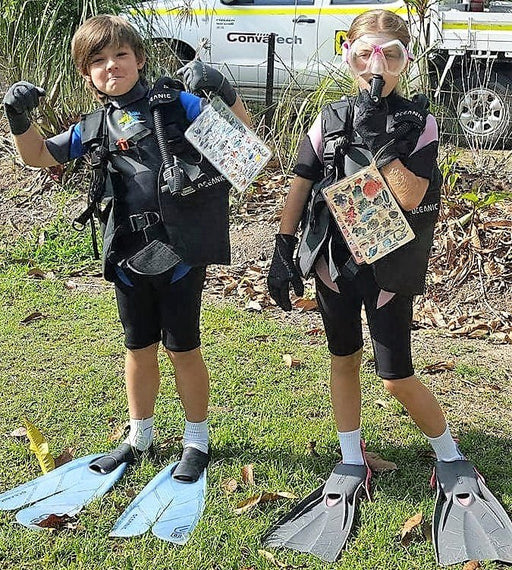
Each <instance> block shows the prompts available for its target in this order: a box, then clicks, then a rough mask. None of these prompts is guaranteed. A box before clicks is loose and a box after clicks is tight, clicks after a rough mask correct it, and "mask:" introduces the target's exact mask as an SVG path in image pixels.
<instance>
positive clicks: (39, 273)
mask: <svg viewBox="0 0 512 570" xmlns="http://www.w3.org/2000/svg"><path fill="white" fill-rule="evenodd" d="M27 275H28V276H29V277H35V278H36V279H45V277H46V273H45V272H44V271H43V270H42V269H39V267H32V268H31V269H29V270H28V271H27Z"/></svg>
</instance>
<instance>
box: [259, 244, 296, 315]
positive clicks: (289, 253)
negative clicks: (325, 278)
mask: <svg viewBox="0 0 512 570" xmlns="http://www.w3.org/2000/svg"><path fill="white" fill-rule="evenodd" d="M297 242H298V239H297V238H296V237H295V236H292V235H287V234H277V235H276V245H275V248H274V255H273V256H272V263H271V264H270V269H269V270H268V277H267V287H268V292H269V293H270V296H271V297H272V299H274V301H275V302H276V303H277V304H278V305H279V306H280V307H281V309H283V310H284V311H291V310H292V304H291V302H290V283H291V284H292V286H293V290H294V291H295V294H296V295H298V296H299V297H302V295H304V284H303V283H302V279H301V277H300V274H299V271H298V269H297V267H296V265H295V263H294V261H293V251H294V250H295V246H296V245H297Z"/></svg>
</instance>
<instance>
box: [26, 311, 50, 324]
mask: <svg viewBox="0 0 512 570" xmlns="http://www.w3.org/2000/svg"><path fill="white" fill-rule="evenodd" d="M44 318H46V317H45V316H44V315H43V313H40V312H39V311H34V312H33V313H30V315H28V316H27V317H25V318H24V319H23V320H22V321H20V325H28V323H31V322H32V321H37V320H39V319H44Z"/></svg>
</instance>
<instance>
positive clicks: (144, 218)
mask: <svg viewBox="0 0 512 570" xmlns="http://www.w3.org/2000/svg"><path fill="white" fill-rule="evenodd" d="M129 220H130V228H131V230H132V232H141V231H144V230H146V229H147V228H149V227H150V226H154V225H155V224H158V222H159V221H160V214H159V213H158V212H143V213H142V214H132V215H131V216H130V217H129Z"/></svg>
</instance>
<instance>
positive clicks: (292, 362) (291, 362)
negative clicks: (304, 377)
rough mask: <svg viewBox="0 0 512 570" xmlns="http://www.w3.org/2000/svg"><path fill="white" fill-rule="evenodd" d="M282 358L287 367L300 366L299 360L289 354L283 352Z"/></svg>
mask: <svg viewBox="0 0 512 570" xmlns="http://www.w3.org/2000/svg"><path fill="white" fill-rule="evenodd" d="M283 360H284V363H285V364H286V366H288V368H297V367H299V366H300V360H299V359H298V358H293V356H292V355H291V354H283Z"/></svg>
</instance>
